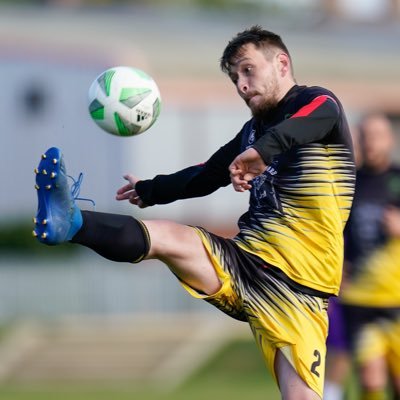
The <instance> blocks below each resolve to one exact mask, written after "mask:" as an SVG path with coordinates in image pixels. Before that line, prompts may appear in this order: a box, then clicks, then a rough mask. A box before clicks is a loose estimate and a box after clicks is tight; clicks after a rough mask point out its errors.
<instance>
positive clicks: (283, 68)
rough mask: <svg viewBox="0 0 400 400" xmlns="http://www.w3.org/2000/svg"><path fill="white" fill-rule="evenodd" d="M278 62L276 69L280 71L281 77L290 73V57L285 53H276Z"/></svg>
mask: <svg viewBox="0 0 400 400" xmlns="http://www.w3.org/2000/svg"><path fill="white" fill-rule="evenodd" d="M276 58H277V62H278V70H279V72H280V75H281V77H284V76H286V75H287V74H288V73H290V68H291V66H290V58H289V56H288V55H287V54H286V53H278V54H277V55H276Z"/></svg>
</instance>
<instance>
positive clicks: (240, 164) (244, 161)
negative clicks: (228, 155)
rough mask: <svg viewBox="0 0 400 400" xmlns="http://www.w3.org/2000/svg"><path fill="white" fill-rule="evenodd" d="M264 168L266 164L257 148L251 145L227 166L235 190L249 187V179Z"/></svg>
mask: <svg viewBox="0 0 400 400" xmlns="http://www.w3.org/2000/svg"><path fill="white" fill-rule="evenodd" d="M266 168H267V166H266V164H265V163H264V160H263V159H262V158H261V156H260V153H259V152H258V151H257V150H255V149H253V148H251V147H250V148H249V149H247V150H245V151H244V152H243V153H241V154H239V155H238V156H237V157H236V158H235V159H234V160H233V161H232V163H231V165H230V166H229V172H230V176H231V182H232V186H233V188H234V189H235V190H236V191H237V192H244V191H245V190H249V189H250V188H251V185H250V184H249V181H251V180H252V179H254V178H255V177H256V176H258V175H261V174H262V173H263V172H264V171H265V169H266Z"/></svg>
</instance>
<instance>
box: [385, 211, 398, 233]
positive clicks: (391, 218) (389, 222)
mask: <svg viewBox="0 0 400 400" xmlns="http://www.w3.org/2000/svg"><path fill="white" fill-rule="evenodd" d="M382 222H383V227H384V229H385V231H386V233H387V234H388V235H389V236H392V237H400V209H399V208H397V207H394V206H389V207H387V208H386V209H385V211H384V212H383V221H382Z"/></svg>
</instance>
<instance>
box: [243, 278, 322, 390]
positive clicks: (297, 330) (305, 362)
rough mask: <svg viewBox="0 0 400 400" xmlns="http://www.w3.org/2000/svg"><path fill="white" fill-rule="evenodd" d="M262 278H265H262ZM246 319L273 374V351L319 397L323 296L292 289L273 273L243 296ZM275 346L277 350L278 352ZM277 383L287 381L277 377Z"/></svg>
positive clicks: (275, 373)
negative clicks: (273, 275) (288, 364)
mask: <svg viewBox="0 0 400 400" xmlns="http://www.w3.org/2000/svg"><path fill="white" fill-rule="evenodd" d="M266 279H268V280H267V281H266ZM246 309H247V314H248V315H249V323H250V326H251V328H252V330H253V334H254V336H255V339H256V342H257V343H258V345H259V346H260V348H261V351H262V353H263V355H264V359H265V361H266V364H267V366H268V368H269V369H270V370H271V372H272V374H273V376H274V377H275V379H276V380H277V381H278V379H279V377H278V376H277V372H278V371H275V358H276V355H277V354H279V353H282V354H283V355H284V356H285V357H286V359H287V360H288V362H289V363H290V365H291V366H292V367H293V369H294V370H295V372H296V374H297V375H298V376H299V377H300V378H301V379H302V381H303V382H305V383H306V385H307V386H308V387H309V388H311V389H312V390H313V391H314V392H315V393H317V394H318V396H319V397H320V398H322V392H323V385H324V374H325V356H326V344H325V343H326V337H327V331H328V316H327V311H326V309H327V300H326V299H321V298H319V297H315V296H310V295H306V294H303V293H300V292H295V291H293V290H292V289H291V288H290V287H289V286H288V285H287V284H285V283H284V282H282V281H280V280H279V279H276V278H274V277H265V278H264V280H263V283H262V286H260V288H259V289H257V288H254V287H253V291H252V292H251V296H249V294H248V298H247V299H246ZM278 350H279V352H278ZM279 383H280V385H282V384H284V385H290V382H286V381H285V380H284V379H283V380H281V381H280V382H279Z"/></svg>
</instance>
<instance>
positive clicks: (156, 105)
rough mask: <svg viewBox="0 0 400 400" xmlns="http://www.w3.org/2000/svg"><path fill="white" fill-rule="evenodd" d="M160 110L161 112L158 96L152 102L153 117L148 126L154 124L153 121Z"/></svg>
mask: <svg viewBox="0 0 400 400" xmlns="http://www.w3.org/2000/svg"><path fill="white" fill-rule="evenodd" d="M160 112H161V100H160V99H159V98H157V99H156V100H155V101H154V103H153V118H152V120H151V123H150V125H149V128H150V127H151V126H152V125H153V124H154V122H156V121H157V118H158V116H159V115H160ZM147 129H148V128H147Z"/></svg>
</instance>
